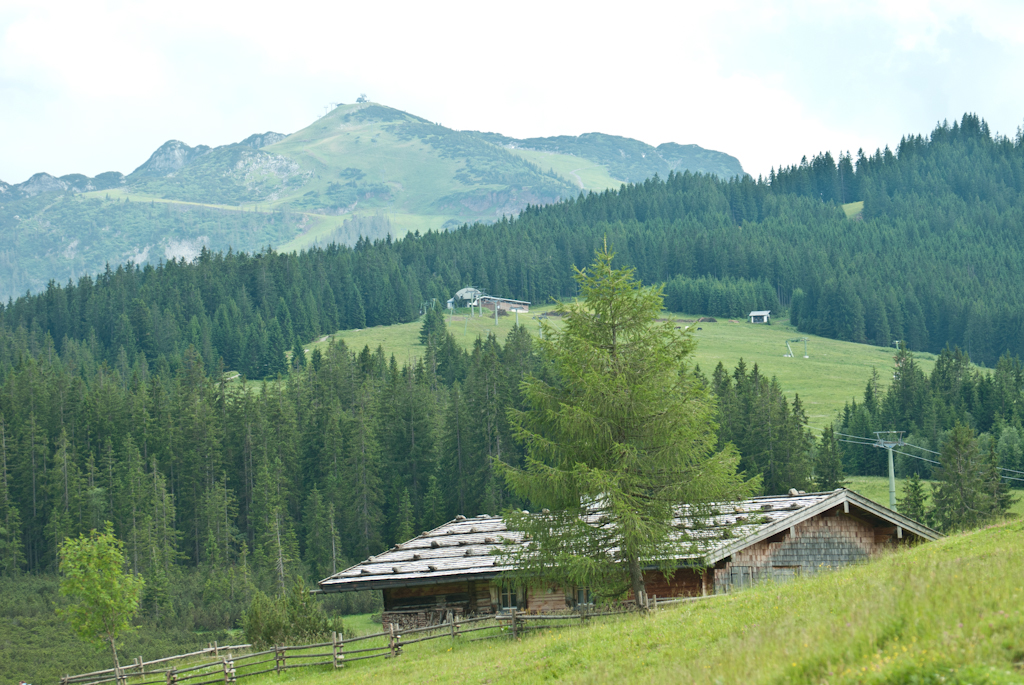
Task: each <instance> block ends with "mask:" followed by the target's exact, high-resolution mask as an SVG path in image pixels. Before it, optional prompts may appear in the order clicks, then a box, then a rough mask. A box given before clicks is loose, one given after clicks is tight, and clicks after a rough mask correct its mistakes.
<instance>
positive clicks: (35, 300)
mask: <svg viewBox="0 0 1024 685" xmlns="http://www.w3.org/2000/svg"><path fill="white" fill-rule="evenodd" d="M1022 192H1024V138H1022V136H1021V135H1018V136H1017V137H1016V138H1014V139H1012V140H1011V139H1008V138H1005V137H993V136H992V135H991V133H990V132H989V130H988V127H987V126H986V125H985V124H984V122H983V121H981V120H980V119H978V118H977V117H974V116H972V115H965V116H964V118H963V120H962V122H954V123H953V125H952V126H947V125H941V126H939V127H937V128H936V129H935V130H934V131H933V132H932V133H931V135H930V136H928V137H923V136H916V137H908V138H904V139H903V140H902V141H901V143H900V145H899V146H898V147H897V149H896V151H895V152H891V151H890V150H888V148H887V149H886V150H884V151H878V152H876V153H875V154H874V155H871V156H866V155H864V154H863V153H861V154H859V155H858V156H857V158H856V159H854V158H853V157H851V156H850V155H843V156H842V157H840V159H839V160H838V161H836V160H834V159H833V158H832V157H831V155H830V154H824V155H819V156H818V157H815V158H814V159H812V160H811V161H810V162H808V161H806V159H805V160H804V161H802V162H801V164H800V165H798V166H794V167H789V168H784V169H781V170H779V171H778V172H776V171H773V172H772V173H771V174H770V175H769V178H768V179H760V180H757V181H755V180H753V179H751V178H749V177H746V178H744V179H741V180H740V179H733V180H731V181H722V180H720V179H718V178H716V177H711V176H704V175H700V174H696V175H694V174H689V173H683V174H674V173H673V174H670V175H669V177H668V178H667V179H664V180H661V179H658V178H653V179H650V180H648V181H646V182H644V183H638V184H632V185H624V186H623V187H622V188H621V189H620V190H618V191H606V192H604V193H601V194H590V195H587V196H580V197H579V198H576V199H573V200H569V201H566V202H562V203H559V204H556V205H552V206H547V207H542V208H528V209H527V210H525V211H524V212H523V213H521V214H520V216H519V217H517V218H515V219H505V220H502V221H500V222H498V223H496V224H494V225H489V226H484V225H474V226H464V227H462V228H461V229H459V230H456V231H453V232H451V233H443V232H442V233H434V232H429V233H427V234H425V235H419V234H415V233H414V234H411V235H408V236H406V237H405V238H403V239H401V240H395V241H393V240H390V239H383V240H376V241H373V242H370V241H368V240H361V241H359V242H358V244H357V245H355V247H353V248H348V247H339V246H329V247H326V248H316V249H312V250H309V251H305V252H302V253H299V254H276V253H273V252H272V251H264V252H262V253H259V254H253V255H250V254H244V253H232V252H228V253H227V254H223V253H211V252H207V251H204V252H203V254H202V255H201V256H200V257H199V258H197V259H196V260H195V261H194V262H192V263H184V262H181V261H175V260H172V261H169V262H166V263H164V264H161V265H158V266H150V265H147V266H145V267H142V268H140V267H137V266H131V265H120V266H116V267H113V268H108V269H107V271H106V272H104V273H103V274H99V275H97V276H95V277H92V276H84V277H82V278H81V279H80V280H79V282H78V283H77V284H73V283H70V282H69V283H68V284H66V285H64V286H61V285H58V284H56V283H51V284H50V285H49V287H48V288H47V290H46V291H45V292H42V293H39V294H38V295H34V296H28V297H22V298H19V299H17V300H14V301H12V302H10V303H8V305H7V306H5V307H4V308H3V309H2V310H0V326H2V327H3V328H4V329H5V330H6V331H8V332H11V331H14V330H15V329H17V328H18V327H20V326H23V327H25V328H26V329H27V330H30V331H47V332H48V333H49V334H50V337H51V338H53V340H54V343H55V345H56V347H57V349H58V351H59V350H61V349H62V347H63V345H64V339H65V337H67V338H68V339H71V340H80V341H85V343H86V344H88V345H90V346H91V349H92V352H93V354H94V356H96V357H97V358H98V359H99V358H102V359H106V360H107V361H108V362H110V363H114V362H115V361H116V359H117V356H118V354H119V351H120V350H121V349H122V348H123V349H124V350H125V353H126V355H127V357H128V359H129V360H133V359H134V358H135V356H136V354H138V353H142V354H144V355H145V356H146V358H147V360H149V361H150V362H155V361H156V360H158V359H159V358H160V357H164V358H166V360H167V363H168V364H169V365H170V367H171V368H176V366H177V364H179V363H180V361H181V359H182V356H183V354H184V351H185V350H186V349H187V348H188V346H189V345H193V346H195V348H196V349H197V350H199V352H200V354H201V355H202V357H203V360H204V363H205V364H206V368H207V370H208V371H211V372H212V371H214V370H215V369H216V368H217V367H218V363H219V362H218V360H219V359H223V361H224V365H225V368H228V369H237V370H239V371H241V372H242V373H244V374H245V375H246V376H248V377H249V378H262V377H265V376H268V375H273V374H274V373H277V372H279V371H281V370H282V367H283V356H282V353H283V351H284V350H285V349H290V348H291V347H292V346H293V344H294V341H295V338H298V339H300V340H303V341H308V340H310V339H312V338H313V337H314V336H317V335H319V334H321V333H326V332H333V331H335V330H338V329H347V328H362V327H364V326H377V325H388V324H392V323H397V322H407V321H411V320H413V319H414V318H415V317H416V316H417V315H418V314H419V313H420V308H421V304H422V303H423V302H424V301H428V300H431V299H434V298H436V299H437V300H439V301H444V300H446V299H447V298H448V297H450V296H451V295H452V294H453V293H454V292H455V291H456V290H458V289H459V288H461V287H464V286H466V285H475V286H477V287H479V288H480V289H481V290H484V291H485V292H488V293H491V294H494V295H499V296H508V297H514V298H517V299H527V300H531V301H534V302H547V301H549V298H551V297H556V296H569V295H572V294H573V293H574V284H573V282H572V279H571V274H572V267H573V266H574V265H578V264H585V263H587V262H588V261H589V259H590V256H591V255H592V254H593V253H594V251H595V249H597V248H598V247H599V246H600V244H601V242H602V241H603V240H604V239H605V238H607V240H608V244H609V245H611V246H612V247H613V248H614V249H615V250H616V251H617V255H618V259H619V260H621V263H622V264H624V265H632V266H634V267H635V268H636V269H637V275H638V277H639V278H641V279H642V280H643V281H644V282H646V283H657V282H666V283H667V291H666V293H667V299H666V306H667V307H669V308H670V309H674V310H687V309H691V310H692V309H700V310H701V311H693V312H692V313H701V314H710V315H727V316H734V315H742V314H745V312H744V311H743V310H744V309H746V310H748V311H749V309H753V308H758V309H760V308H765V309H776V310H779V309H780V308H781V307H782V306H788V307H789V309H790V313H791V318H792V321H793V322H794V323H795V324H796V325H797V326H798V327H799V329H800V330H802V331H806V332H809V333H815V334H818V335H824V336H828V337H834V338H839V339H843V340H852V341H856V342H869V343H873V344H879V345H889V344H891V343H892V341H893V340H894V339H898V340H903V341H905V342H906V344H907V345H908V346H909V348H910V349H913V350H926V351H931V352H935V353H937V352H938V351H940V350H941V349H942V348H944V347H946V346H947V345H951V346H952V345H956V346H960V347H961V348H963V349H965V350H966V351H968V352H969V353H970V355H971V358H972V359H973V360H974V361H975V362H977V363H981V364H984V365H988V366H992V365H994V364H995V362H996V360H997V359H998V357H999V356H1000V355H1001V354H1002V353H1003V352H1006V351H1009V352H1011V353H1012V354H1015V355H1020V354H1022V353H1024V312H1022V311H1021V310H1020V308H1019V307H1018V306H1017V305H1018V303H1019V302H1020V301H1022V300H1024V292H1022V291H1024V284H1022V282H1021V280H1020V278H1019V271H1020V266H1021V265H1022V264H1024V232H1022V231H1021V230H1020V228H1021V226H1022V225H1024V201H1022V198H1024V195H1022ZM861 199H862V200H863V201H864V210H863V214H862V216H861V217H860V219H859V220H848V219H846V217H845V215H844V213H843V212H842V210H841V209H840V207H839V205H838V203H840V202H842V201H844V200H845V201H854V200H861ZM780 302H781V305H780Z"/></svg>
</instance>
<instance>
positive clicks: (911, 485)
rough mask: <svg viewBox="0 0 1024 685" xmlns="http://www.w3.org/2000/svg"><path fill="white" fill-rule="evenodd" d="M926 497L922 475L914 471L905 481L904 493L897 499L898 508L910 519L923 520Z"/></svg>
mask: <svg viewBox="0 0 1024 685" xmlns="http://www.w3.org/2000/svg"><path fill="white" fill-rule="evenodd" d="M926 499H927V493H925V491H924V483H923V482H922V481H921V477H920V476H919V475H917V473H914V474H913V475H911V476H910V478H908V479H907V480H906V481H905V482H904V483H903V494H902V496H901V497H900V498H899V499H898V500H896V510H897V511H899V512H900V513H901V514H903V515H904V516H906V517H907V518H909V519H913V520H915V521H921V522H923V521H924V520H925V515H926V509H925V500H926Z"/></svg>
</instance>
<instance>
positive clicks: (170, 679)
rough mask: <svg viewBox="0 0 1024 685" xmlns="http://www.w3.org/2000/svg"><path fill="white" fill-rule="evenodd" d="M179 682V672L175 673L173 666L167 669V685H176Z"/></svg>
mask: <svg viewBox="0 0 1024 685" xmlns="http://www.w3.org/2000/svg"><path fill="white" fill-rule="evenodd" d="M176 682H178V674H177V673H175V671H174V669H173V668H168V669H167V685H174V684H175V683H176Z"/></svg>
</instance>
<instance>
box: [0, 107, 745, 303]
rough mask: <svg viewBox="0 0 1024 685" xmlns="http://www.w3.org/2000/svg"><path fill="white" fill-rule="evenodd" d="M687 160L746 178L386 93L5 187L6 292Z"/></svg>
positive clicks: (625, 178) (570, 192) (296, 243)
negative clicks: (419, 111)
mask: <svg viewBox="0 0 1024 685" xmlns="http://www.w3.org/2000/svg"><path fill="white" fill-rule="evenodd" d="M683 168H687V169H690V170H692V171H704V172H708V173H718V174H719V175H722V176H733V175H736V174H742V168H741V167H740V165H739V162H738V161H736V160H735V158H733V157H730V156H729V155H726V154H724V153H719V152H714V151H711V150H704V149H702V148H699V147H697V146H695V145H689V146H682V145H676V144H675V143H666V144H664V145H662V146H660V147H658V148H654V147H652V146H650V145H647V144H645V143H641V142H639V141H635V140H631V139H628V138H621V137H617V136H606V135H603V134H586V135H583V136H579V137H578V138H576V137H567V136H563V137H558V138H536V139H530V140H527V141H518V140H515V139H512V138H507V137H504V136H500V135H498V134H486V133H479V132H475V131H454V130H452V129H448V128H445V127H443V126H438V125H436V124H433V123H431V122H428V121H426V120H425V119H422V118H420V117H416V116H414V115H411V114H407V113H405V112H401V111H399V110H396V109H392V108H389V107H384V106H382V105H378V104H374V103H359V104H354V105H345V106H340V107H338V108H336V109H335V110H333V111H332V112H330V113H329V114H327V115H326V116H324V117H322V118H320V119H318V120H317V121H315V122H314V123H313V124H311V125H310V126H307V127H306V128H304V129H302V130H300V131H298V132H296V133H294V134H292V135H290V136H284V135H282V134H278V133H273V132H267V133H263V134H256V135H253V136H249V137H248V138H246V139H245V140H243V141H241V142H239V143H234V144H231V145H223V146H220V147H215V148H210V147H208V146H205V145H198V146H195V147H190V146H188V145H186V144H185V143H183V142H181V141H177V140H171V141H168V142H167V143H165V144H164V145H162V146H160V148H158V149H157V150H156V151H155V152H154V153H153V154H152V155H151V156H150V157H149V159H148V160H147V161H146V162H145V163H143V164H142V165H141V166H139V168H137V169H136V170H135V171H133V172H132V173H130V174H128V175H127V176H124V175H122V174H120V173H118V172H108V173H105V174H100V175H99V176H97V177H95V178H88V177H85V176H82V175H79V174H72V175H68V176H63V177H60V178H55V177H53V176H50V175H48V174H36V175H35V176H33V177H32V178H30V179H29V180H28V181H26V182H25V183H21V184H17V185H8V184H6V183H0V297H2V298H4V299H6V298H7V297H10V296H15V295H18V294H21V293H24V292H25V291H26V290H32V291H38V290H40V289H41V288H42V287H43V286H45V284H46V282H47V281H48V280H49V279H51V278H54V279H56V280H58V281H59V282H64V281H66V280H67V279H68V278H77V277H79V276H81V275H83V274H86V273H95V272H98V271H101V270H102V269H103V268H104V266H105V264H107V263H111V264H117V263H121V262H124V261H126V260H128V259H134V260H136V261H146V260H150V261H155V260H157V259H167V258H170V257H173V256H186V257H188V256H190V255H194V254H195V253H196V251H197V250H198V249H199V248H201V247H202V246H207V247H209V248H211V249H215V250H227V248H228V247H231V248H233V249H235V250H236V251H239V250H245V251H253V250H259V249H260V248H262V247H265V246H267V245H270V246H273V247H279V248H282V249H285V250H296V249H302V248H304V247H309V246H311V245H314V244H326V243H328V242H331V241H336V242H343V243H346V244H353V243H354V242H355V240H356V238H357V237H358V236H359V235H364V236H367V237H370V238H379V237H383V236H384V235H386V234H388V233H390V234H391V235H393V236H396V237H397V236H401V235H404V234H405V233H407V232H414V231H420V232H425V231H427V230H430V229H433V230H441V229H444V228H451V227H454V226H458V225H461V224H463V223H467V222H469V223H472V222H475V221H483V222H491V221H494V220H497V219H500V218H501V217H502V216H513V215H516V214H518V213H519V212H520V211H521V210H522V209H523V208H524V207H526V206H527V205H543V204H550V203H553V202H557V201H558V200H559V199H563V198H567V197H571V196H575V195H576V194H578V193H579V192H581V191H583V190H587V191H589V190H596V191H600V190H603V189H605V188H611V187H616V188H617V187H618V186H619V185H620V184H621V183H623V182H630V181H641V180H644V179H645V178H648V177H649V176H652V175H654V174H655V173H658V174H661V175H662V176H664V175H665V174H667V173H668V171H669V170H671V169H683ZM126 201H127V202H129V203H138V204H141V203H146V204H148V205H150V206H151V207H155V206H156V205H159V204H171V205H174V207H173V209H172V210H167V211H166V212H165V213H164V214H161V215H159V216H156V218H154V217H153V215H154V212H148V213H146V215H145V216H143V215H141V214H139V212H137V211H136V212H125V211H123V210H122V209H121V205H122V204H124V203H125V202H126ZM165 209H166V208H165ZM243 213H244V214H246V216H244V217H243V216H241V215H242V214H243ZM157 214H159V213H157ZM164 216H173V217H175V218H176V219H177V220H176V221H170V220H164V219H163V218H162V217H164ZM211 216H212V217H214V219H212V220H211V219H210V217H211ZM381 217H384V218H385V219H386V220H385V221H383V222H382V221H376V219H378V218H381ZM367 220H370V221H369V223H367ZM197 226H198V227H199V228H196V227H197ZM375 231H376V232H375ZM183 245H184V246H187V247H185V248H182V246H183Z"/></svg>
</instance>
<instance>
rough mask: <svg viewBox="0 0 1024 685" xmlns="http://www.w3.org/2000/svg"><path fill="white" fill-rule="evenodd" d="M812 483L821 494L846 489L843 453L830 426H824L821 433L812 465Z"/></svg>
mask: <svg viewBox="0 0 1024 685" xmlns="http://www.w3.org/2000/svg"><path fill="white" fill-rule="evenodd" d="M814 482H815V484H816V485H817V487H818V490H821V491H822V492H824V491H827V490H835V489H836V488H842V487H846V476H845V475H844V474H843V452H842V448H840V447H839V440H838V439H837V438H836V434H835V431H834V430H833V429H832V426H826V427H825V430H823V431H822V432H821V440H820V441H819V443H818V454H817V459H816V460H815V463H814Z"/></svg>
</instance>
